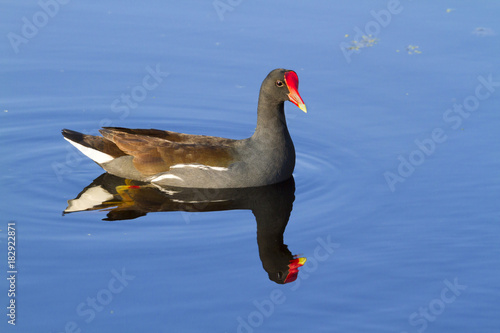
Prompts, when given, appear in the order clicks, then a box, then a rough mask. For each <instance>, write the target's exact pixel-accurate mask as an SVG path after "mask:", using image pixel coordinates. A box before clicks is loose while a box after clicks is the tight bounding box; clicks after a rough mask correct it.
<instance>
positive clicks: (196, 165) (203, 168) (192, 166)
mask: <svg viewBox="0 0 500 333" xmlns="http://www.w3.org/2000/svg"><path fill="white" fill-rule="evenodd" d="M180 168H196V169H200V170H213V171H226V170H228V168H223V167H214V166H209V165H203V164H176V165H172V166H171V167H170V169H180Z"/></svg>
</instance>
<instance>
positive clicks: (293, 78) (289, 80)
mask: <svg viewBox="0 0 500 333" xmlns="http://www.w3.org/2000/svg"><path fill="white" fill-rule="evenodd" d="M285 84H286V85H287V87H288V90H289V91H290V93H289V94H288V98H289V99H290V102H292V103H293V104H295V105H297V106H298V107H299V109H301V110H302V111H304V112H305V113H307V109H306V105H305V104H304V101H303V100H302V97H300V95H299V78H298V77H297V73H295V72H294V71H288V72H286V73H285Z"/></svg>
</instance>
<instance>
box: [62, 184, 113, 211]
mask: <svg viewBox="0 0 500 333" xmlns="http://www.w3.org/2000/svg"><path fill="white" fill-rule="evenodd" d="M111 199H113V195H112V194H111V193H109V192H108V191H106V190H105V189H103V188H102V187H101V186H100V185H99V186H94V187H91V188H89V189H87V190H86V191H85V192H83V193H82V195H81V196H80V197H79V198H78V199H73V200H68V208H66V210H65V211H64V212H66V213H71V212H80V211H82V210H87V209H91V208H93V207H94V206H97V205H100V204H102V203H103V202H104V201H107V200H111Z"/></svg>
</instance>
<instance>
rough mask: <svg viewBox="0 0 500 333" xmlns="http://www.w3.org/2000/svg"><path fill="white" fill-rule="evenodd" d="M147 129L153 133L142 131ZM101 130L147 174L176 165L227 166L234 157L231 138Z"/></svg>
mask: <svg viewBox="0 0 500 333" xmlns="http://www.w3.org/2000/svg"><path fill="white" fill-rule="evenodd" d="M146 131H147V133H149V134H151V133H154V134H156V135H144V134H142V133H146ZM151 131H154V132H151ZM100 132H101V134H102V135H103V136H104V137H105V138H106V139H108V140H110V141H112V142H114V143H115V144H116V146H117V147H118V148H120V149H121V150H122V151H123V152H125V153H126V154H127V155H131V156H133V157H134V159H133V163H134V166H135V167H136V168H137V170H139V171H140V172H141V173H143V174H145V175H148V176H150V175H155V174H157V173H160V172H166V171H169V170H170V167H171V166H173V165H176V164H194V163H196V164H203V165H208V166H214V167H228V166H229V165H230V164H231V163H233V162H235V160H236V156H235V152H234V149H233V148H232V145H231V144H230V143H231V142H232V141H234V140H229V139H222V138H215V137H206V136H202V135H187V134H180V133H175V132H166V131H158V130H129V129H127V130H122V129H114V128H105V129H103V130H101V131H100ZM141 132H142V133H141ZM183 136H184V137H183ZM167 138H171V139H177V140H178V142H175V141H171V140H169V139H167ZM181 139H184V140H181Z"/></svg>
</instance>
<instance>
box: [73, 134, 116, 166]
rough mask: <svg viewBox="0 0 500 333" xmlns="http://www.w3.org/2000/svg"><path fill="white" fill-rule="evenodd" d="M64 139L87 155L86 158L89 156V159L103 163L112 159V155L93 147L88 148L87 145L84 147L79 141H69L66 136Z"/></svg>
mask: <svg viewBox="0 0 500 333" xmlns="http://www.w3.org/2000/svg"><path fill="white" fill-rule="evenodd" d="M64 140H66V141H68V142H69V143H71V144H72V145H73V146H75V147H76V148H77V149H78V150H79V151H81V152H82V153H83V154H85V156H87V157H88V158H90V159H91V160H93V161H94V162H96V163H99V164H103V163H107V162H109V161H112V160H114V157H113V156H111V155H108V154H106V153H103V152H102V151H99V150H96V149H93V148H89V147H85V146H84V145H81V144H79V143H76V142H74V141H71V140H70V139H67V138H64Z"/></svg>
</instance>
